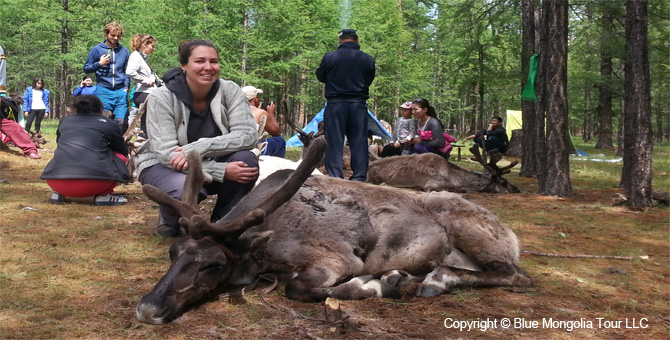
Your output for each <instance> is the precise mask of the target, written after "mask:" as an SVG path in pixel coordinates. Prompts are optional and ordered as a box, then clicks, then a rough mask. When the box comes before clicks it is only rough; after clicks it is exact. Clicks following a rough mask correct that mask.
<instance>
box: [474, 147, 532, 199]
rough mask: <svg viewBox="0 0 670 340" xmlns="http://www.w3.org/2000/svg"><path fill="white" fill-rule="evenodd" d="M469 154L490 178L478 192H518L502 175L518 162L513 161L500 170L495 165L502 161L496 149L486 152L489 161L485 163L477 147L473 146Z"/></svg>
mask: <svg viewBox="0 0 670 340" xmlns="http://www.w3.org/2000/svg"><path fill="white" fill-rule="evenodd" d="M470 152H472V154H473V155H474V156H475V158H473V160H475V161H477V162H479V163H480V164H481V165H482V166H483V167H484V169H486V171H487V172H488V175H489V176H490V178H491V179H490V182H489V183H487V184H486V186H485V187H484V188H482V189H480V190H479V191H480V192H491V193H517V192H520V190H519V188H517V187H516V186H514V185H513V184H512V183H510V182H508V181H507V180H506V179H505V178H504V177H503V175H505V174H508V173H510V171H511V170H510V169H511V168H513V167H514V166H516V165H517V164H518V163H519V162H518V161H514V162H511V163H510V164H509V165H507V166H504V167H502V168H500V167H498V165H497V163H498V162H499V161H500V160H501V159H502V154H501V153H500V152H499V151H498V149H493V150H491V151H489V152H488V155H489V157H488V158H489V160H488V162H487V160H486V158H485V157H482V155H481V153H480V152H479V145H477V144H475V145H474V146H473V147H471V148H470Z"/></svg>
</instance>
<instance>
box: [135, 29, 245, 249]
mask: <svg viewBox="0 0 670 340" xmlns="http://www.w3.org/2000/svg"><path fill="white" fill-rule="evenodd" d="M179 62H180V64H181V67H178V68H174V69H172V70H170V71H168V72H167V73H166V74H165V76H164V77H163V80H164V81H165V86H163V87H160V88H157V89H156V90H155V91H153V92H152V93H151V94H150V95H149V97H148V98H147V101H146V103H147V134H148V137H149V143H150V145H151V148H147V149H146V150H144V151H143V152H142V153H140V154H138V155H137V157H136V164H137V173H138V178H139V180H140V182H141V183H142V184H152V185H154V186H156V187H158V188H159V189H161V190H163V191H165V192H166V193H169V194H170V195H171V196H172V197H174V198H176V199H181V196H182V194H183V187H184V180H185V178H186V174H185V173H184V172H185V171H186V170H187V169H188V162H187V160H186V153H188V152H190V151H196V152H198V153H199V154H200V156H201V157H202V158H203V160H202V162H203V170H204V172H206V173H207V174H209V175H210V176H211V177H212V179H213V181H212V182H211V183H209V184H206V185H204V186H203V188H202V190H201V191H200V197H199V198H200V199H204V198H205V197H206V195H218V200H217V202H216V206H215V207H214V211H213V213H212V220H218V219H220V218H221V217H223V216H224V215H225V214H226V213H227V212H228V211H230V209H231V208H232V207H233V206H234V205H235V204H236V203H237V202H238V201H239V200H240V199H241V198H242V197H243V196H244V195H246V194H247V193H248V192H249V191H250V190H251V189H252V188H253V186H254V184H255V181H256V178H257V177H258V159H257V158H256V157H255V155H254V154H253V153H251V152H250V151H249V150H251V149H252V148H253V147H254V146H255V144H256V136H257V132H256V121H255V120H254V117H253V116H252V115H251V109H250V107H249V102H248V101H247V98H246V96H245V95H244V92H242V90H241V89H240V87H239V86H238V85H237V84H235V83H234V82H232V81H227V80H222V79H219V69H220V68H219V52H218V50H217V49H216V47H215V46H214V44H212V43H211V42H210V41H207V40H186V41H183V42H182V43H181V44H180V45H179ZM159 214H160V219H159V225H158V228H157V230H156V233H157V234H158V235H161V236H166V237H177V236H179V235H180V234H181V231H180V229H179V224H178V220H177V217H176V216H174V215H172V214H171V213H170V212H169V211H167V209H165V207H163V206H161V207H160V209H159Z"/></svg>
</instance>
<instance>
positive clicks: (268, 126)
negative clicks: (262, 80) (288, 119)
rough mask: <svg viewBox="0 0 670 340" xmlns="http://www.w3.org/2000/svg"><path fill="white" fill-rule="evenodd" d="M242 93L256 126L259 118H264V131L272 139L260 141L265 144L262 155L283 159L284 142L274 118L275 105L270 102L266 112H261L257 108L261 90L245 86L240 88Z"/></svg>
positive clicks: (259, 121)
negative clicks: (247, 102) (245, 97)
mask: <svg viewBox="0 0 670 340" xmlns="http://www.w3.org/2000/svg"><path fill="white" fill-rule="evenodd" d="M242 91H243V92H244V94H245V95H246V96H247V100H248V101H249V106H251V114H253V115H254V118H255V119H256V124H260V123H261V117H263V116H265V117H266V120H265V131H267V133H269V134H270V136H272V137H270V138H266V139H264V140H263V141H261V143H265V142H267V146H266V147H265V149H264V150H263V155H266V156H275V157H281V158H284V156H285V155H286V140H285V139H284V137H282V136H281V128H280V127H279V122H278V121H277V118H276V117H275V103H274V102H271V103H270V104H268V106H267V110H263V109H261V108H260V107H259V106H260V105H261V97H260V94H261V93H263V90H261V89H258V88H255V87H253V86H245V87H243V88H242Z"/></svg>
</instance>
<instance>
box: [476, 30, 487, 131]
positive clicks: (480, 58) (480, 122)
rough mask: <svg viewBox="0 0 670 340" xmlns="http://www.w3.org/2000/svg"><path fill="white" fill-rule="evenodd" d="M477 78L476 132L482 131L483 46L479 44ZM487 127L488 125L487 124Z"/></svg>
mask: <svg viewBox="0 0 670 340" xmlns="http://www.w3.org/2000/svg"><path fill="white" fill-rule="evenodd" d="M478 55H479V77H478V79H477V82H478V85H477V88H478V89H479V99H478V100H477V105H479V110H478V113H479V114H478V115H477V121H478V122H477V131H482V130H484V125H485V124H484V45H483V44H481V43H480V44H479V54H478ZM487 125H488V124H487Z"/></svg>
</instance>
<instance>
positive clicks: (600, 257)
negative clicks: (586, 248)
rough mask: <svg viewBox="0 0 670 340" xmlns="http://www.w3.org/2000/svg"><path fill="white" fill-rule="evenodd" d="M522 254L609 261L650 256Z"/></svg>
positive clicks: (647, 258) (534, 252) (536, 252)
mask: <svg viewBox="0 0 670 340" xmlns="http://www.w3.org/2000/svg"><path fill="white" fill-rule="evenodd" d="M521 252H522V253H526V254H530V255H535V256H546V257H566V258H584V259H608V260H629V261H630V260H637V259H640V260H649V255H640V256H616V255H585V254H556V253H543V252H539V251H533V250H522V251H521Z"/></svg>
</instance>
